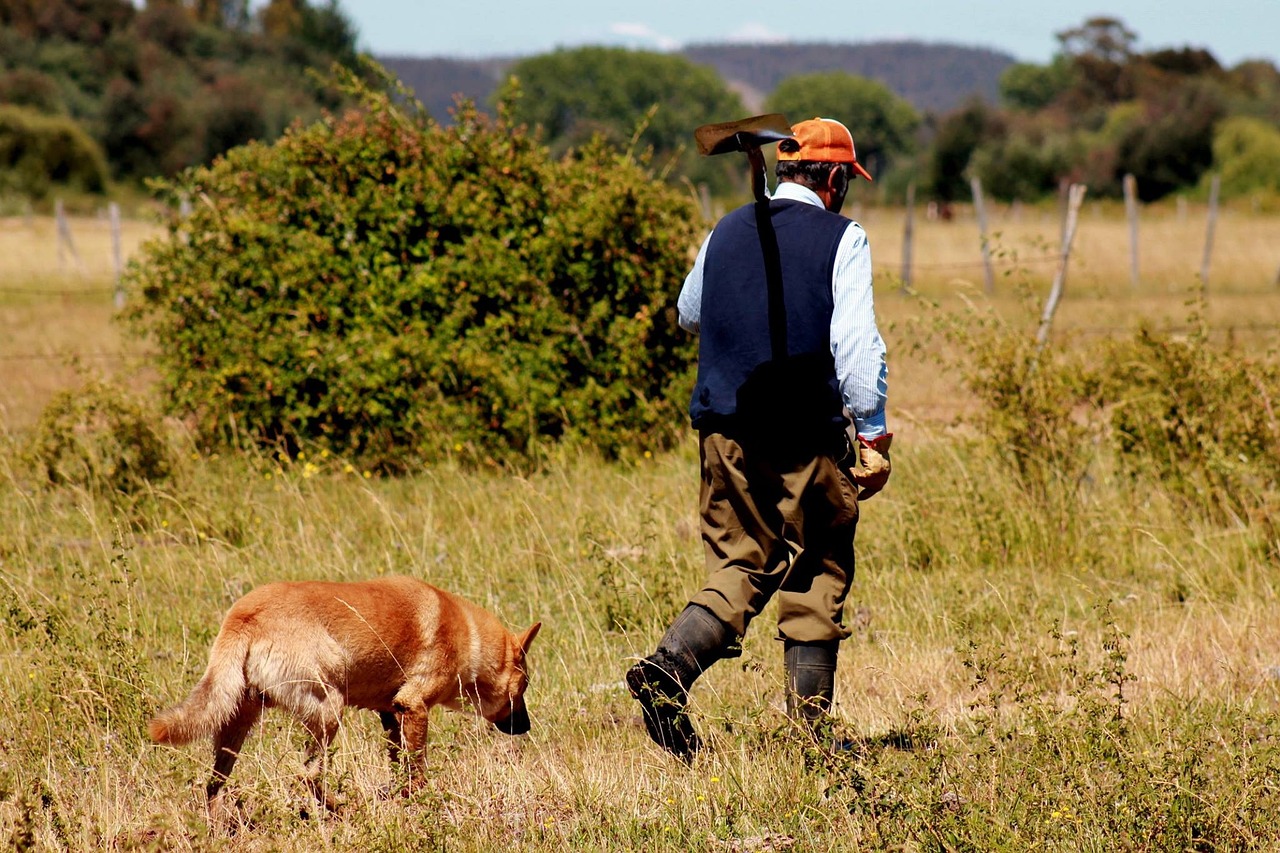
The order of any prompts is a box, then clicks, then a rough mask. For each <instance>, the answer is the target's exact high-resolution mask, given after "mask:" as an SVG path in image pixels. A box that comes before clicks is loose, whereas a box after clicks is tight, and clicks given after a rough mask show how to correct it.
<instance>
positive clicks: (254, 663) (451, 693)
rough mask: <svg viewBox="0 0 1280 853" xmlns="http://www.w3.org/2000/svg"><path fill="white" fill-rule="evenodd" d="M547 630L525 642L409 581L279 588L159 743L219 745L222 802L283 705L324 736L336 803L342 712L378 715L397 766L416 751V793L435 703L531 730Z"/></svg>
mask: <svg viewBox="0 0 1280 853" xmlns="http://www.w3.org/2000/svg"><path fill="white" fill-rule="evenodd" d="M539 628H541V623H536V624H534V625H533V626H531V627H530V628H529V629H528V630H526V631H525V632H524V633H522V634H520V635H519V636H516V635H513V634H511V633H509V632H508V631H507V630H506V629H505V628H504V627H503V626H502V624H501V623H500V622H499V621H498V620H497V618H496V617H494V616H493V615H492V614H491V613H489V612H487V611H485V610H483V609H482V608H480V607H477V606H476V605H474V604H471V603H470V602H467V601H464V600H463V599H461V598H459V597H457V596H455V595H451V594H449V593H447V592H445V591H444V590H441V589H437V588H436V587H434V586H431V585H430V584H427V583H424V582H422V581H419V580H416V579H413V578H407V577H391V578H380V579H377V580H369V581H358V582H350V583H334V582H324V581H303V582H292V583H271V584H267V585H266V586H262V587H258V588H257V589H255V590H253V591H252V592H250V593H249V594H248V595H246V596H244V597H243V598H241V599H240V600H239V601H237V602H236V603H235V604H233V605H232V607H231V610H230V611H228V613H227V615H226V618H225V619H224V620H223V622H222V629H221V630H220V631H219V632H218V636H217V639H215V640H214V642H213V648H212V650H211V651H210V653H209V666H208V668H207V669H206V670H205V673H204V677H203V678H201V679H200V682H199V683H198V684H197V685H196V686H195V689H194V690H193V691H192V693H191V695H190V696H189V697H188V698H187V699H186V701H184V702H183V703H182V704H180V705H178V706H176V707H174V708H170V709H169V710H167V711H164V712H163V713H161V714H159V715H157V716H156V717H155V719H153V720H152V721H151V724H150V726H149V732H150V735H151V738H152V740H154V741H155V742H156V743H169V744H184V743H188V742H190V741H192V740H195V739H197V738H202V737H212V738H213V749H214V761H213V777H212V778H211V779H210V781H209V784H208V787H207V788H206V792H207V795H208V798H209V800H210V801H212V800H214V799H215V797H217V795H218V793H219V791H220V790H221V788H222V786H223V784H224V783H225V782H226V781H227V777H228V776H229V775H230V774H231V768H232V767H233V766H234V765H235V762H236V758H237V757H238V755H239V752H240V748H241V746H242V745H243V744H244V741H245V738H246V737H247V736H248V734H249V730H250V729H252V728H253V725H254V723H256V722H257V720H258V717H259V716H260V715H261V713H262V710H263V709H264V708H272V707H278V708H282V709H284V710H285V711H287V712H288V713H290V714H292V715H293V716H295V717H296V718H297V719H298V720H300V721H301V722H302V724H303V725H304V726H306V728H307V730H308V731H309V732H310V733H311V734H312V735H313V737H314V740H313V742H312V745H311V747H310V749H309V751H308V753H307V762H306V768H307V771H308V777H309V783H310V785H311V788H312V791H313V792H314V793H315V794H316V797H317V798H318V799H319V800H320V802H321V803H324V804H326V805H329V804H330V803H329V800H328V798H327V797H326V796H324V794H323V790H322V788H321V784H322V781H323V778H324V764H325V756H326V754H327V751H328V747H329V744H330V742H331V741H332V740H333V738H334V735H336V734H337V731H338V724H339V721H340V719H341V717H342V711H343V709H344V708H346V707H347V706H351V707H356V708H368V709H369V710H372V711H377V712H378V714H379V716H380V717H381V719H382V725H383V728H384V729H385V730H386V733H387V738H388V740H389V741H390V747H389V751H390V754H391V759H392V761H393V762H396V761H398V760H399V755H400V753H401V751H404V752H406V753H407V754H408V757H409V784H410V786H411V787H416V786H417V785H419V784H421V782H422V777H423V774H424V771H425V758H424V756H423V751H422V750H423V747H424V746H425V744H426V739H427V718H428V715H429V713H430V711H431V709H432V708H433V707H435V706H437V705H442V706H444V707H446V708H450V709H453V710H456V711H461V710H464V708H465V709H466V710H470V711H472V712H474V713H477V714H479V715H480V716H481V717H483V718H484V719H486V720H488V721H489V722H491V723H493V724H494V725H495V726H496V727H498V728H499V729H501V730H502V731H505V732H507V733H508V734H523V733H524V732H526V731H528V729H529V718H528V713H527V711H526V708H525V702H524V692H525V688H526V687H527V686H528V676H527V673H526V669H525V655H526V653H527V652H528V651H529V645H530V644H531V643H532V642H533V638H534V637H535V636H536V635H537V633H538V629H539Z"/></svg>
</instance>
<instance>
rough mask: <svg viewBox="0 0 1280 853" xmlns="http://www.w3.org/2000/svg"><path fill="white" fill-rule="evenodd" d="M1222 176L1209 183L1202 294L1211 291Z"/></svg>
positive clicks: (1201, 279) (1201, 284)
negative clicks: (1214, 231) (1215, 229)
mask: <svg viewBox="0 0 1280 853" xmlns="http://www.w3.org/2000/svg"><path fill="white" fill-rule="evenodd" d="M1221 187H1222V176H1221V175H1214V176H1213V180H1212V181H1211V182H1210V184H1209V217H1208V220H1207V221H1206V222H1205V227H1204V258H1203V259H1202V260H1201V261H1200V295H1201V296H1204V295H1206V294H1208V292H1209V261H1210V260H1211V259H1212V258H1213V229H1214V227H1215V226H1216V225H1217V224H1218V190H1219V189H1221Z"/></svg>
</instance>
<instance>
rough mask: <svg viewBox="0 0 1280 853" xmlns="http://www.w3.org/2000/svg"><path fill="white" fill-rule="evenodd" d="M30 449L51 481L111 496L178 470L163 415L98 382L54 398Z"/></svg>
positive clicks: (113, 387)
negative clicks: (175, 468) (150, 410)
mask: <svg viewBox="0 0 1280 853" xmlns="http://www.w3.org/2000/svg"><path fill="white" fill-rule="evenodd" d="M29 452H30V456H31V459H32V461H33V462H34V463H35V465H36V466H37V467H38V468H39V470H40V472H41V474H42V476H43V478H44V479H45V480H46V481H47V482H48V483H50V484H52V485H55V486H73V487H77V488H82V489H85V490H87V491H89V492H91V493H94V494H98V495H104V496H108V497H111V496H115V495H130V494H133V493H135V492H139V491H141V490H144V489H146V488H147V487H148V486H149V485H151V484H153V483H158V482H161V481H164V480H166V479H168V477H169V475H170V474H171V472H172V471H173V458H172V453H171V451H170V449H169V446H168V444H167V443H166V442H165V439H164V430H163V427H162V425H161V424H160V421H159V418H158V417H157V416H156V415H154V414H152V413H150V412H148V411H147V410H146V408H145V407H144V406H143V405H142V404H141V403H139V402H138V401H137V400H135V399H133V398H132V397H131V396H130V395H129V394H128V393H127V392H125V391H124V390H122V389H120V388H118V387H115V386H112V385H109V384H106V383H104V382H100V381H96V380H93V381H89V382H87V383H85V384H84V385H83V386H82V387H80V388H77V389H73V390H69V391H63V392H61V393H59V394H58V395H57V396H56V397H54V399H53V400H52V401H51V402H50V403H49V405H48V406H47V407H46V408H45V410H44V413H43V414H42V415H41V417H40V422H39V423H38V424H37V426H36V430H35V434H34V436H33V438H32V442H31V448H30V451H29Z"/></svg>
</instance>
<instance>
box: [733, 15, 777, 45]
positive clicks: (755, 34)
mask: <svg viewBox="0 0 1280 853" xmlns="http://www.w3.org/2000/svg"><path fill="white" fill-rule="evenodd" d="M725 40H726V41H730V42H737V43H739V44H744V43H745V44H781V43H782V42H788V41H791V39H790V38H789V37H788V36H785V35H783V34H782V33H779V32H776V31H775V30H772V29H770V28H769V26H768V25H767V24H761V23H757V22H755V21H751V22H748V23H746V24H743V25H742V26H740V27H738V28H737V29H736V30H734V31H733V32H731V33H729V35H728V36H726V37H725Z"/></svg>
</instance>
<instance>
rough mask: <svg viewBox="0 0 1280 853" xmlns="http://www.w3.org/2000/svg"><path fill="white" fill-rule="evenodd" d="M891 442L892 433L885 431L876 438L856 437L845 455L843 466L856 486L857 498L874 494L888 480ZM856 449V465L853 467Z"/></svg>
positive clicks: (861, 498)
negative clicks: (846, 455) (847, 454)
mask: <svg viewBox="0 0 1280 853" xmlns="http://www.w3.org/2000/svg"><path fill="white" fill-rule="evenodd" d="M891 444H893V433H885V434H884V435H882V436H880V437H878V438H872V439H868V438H864V437H862V436H858V437H857V441H856V443H854V444H853V446H852V448H851V449H850V453H849V456H848V457H846V463H845V468H846V470H847V471H848V474H849V479H850V480H853V482H854V483H856V484H857V486H858V500H860V501H864V500H866V499H867V498H869V497H872V496H874V495H875V494H876V493H877V492H879V491H880V490H881V489H883V488H884V486H885V483H887V482H889V473H890V472H891V470H892V466H891V465H890V464H889V445H891ZM855 450H856V451H857V455H856V461H857V463H858V465H857V467H856V468H855V467H853V464H852V463H853V462H854V461H855V455H854V452H853V451H855Z"/></svg>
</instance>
